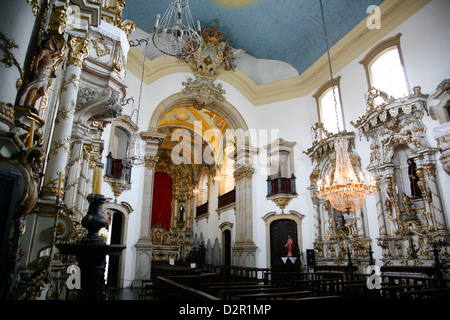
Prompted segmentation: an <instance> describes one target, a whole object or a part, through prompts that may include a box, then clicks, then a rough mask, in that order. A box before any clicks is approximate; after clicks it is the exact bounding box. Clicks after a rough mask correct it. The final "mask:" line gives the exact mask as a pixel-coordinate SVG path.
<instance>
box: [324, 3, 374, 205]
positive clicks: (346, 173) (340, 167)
mask: <svg viewBox="0 0 450 320" xmlns="http://www.w3.org/2000/svg"><path fill="white" fill-rule="evenodd" d="M319 2H320V12H321V14H322V26H323V31H324V34H325V42H326V45H327V54H328V65H329V68H330V76H331V85H332V90H333V98H334V106H335V112H336V121H337V129H338V133H337V134H336V137H335V141H334V151H335V155H336V169H335V172H334V180H333V183H332V184H331V181H330V177H329V176H326V178H325V183H324V182H322V180H318V181H317V195H318V196H319V197H321V198H322V197H325V198H326V199H327V200H328V201H330V203H331V205H332V206H333V208H335V209H337V210H339V211H343V212H347V213H349V212H350V211H355V210H359V209H361V208H362V207H363V205H364V201H365V199H366V197H367V195H370V194H372V193H375V192H376V182H375V179H373V178H372V177H369V178H368V180H369V184H368V186H367V185H366V183H365V180H364V175H363V173H362V172H360V173H359V179H358V178H357V177H356V174H355V170H354V169H353V166H352V163H351V162H350V157H349V155H348V152H347V150H348V141H347V139H346V138H344V137H343V135H342V133H341V130H340V126H339V115H338V107H337V101H336V94H335V86H334V79H333V69H332V67H331V58H330V48H329V44H328V35H327V30H326V27H325V18H324V14H323V6H322V0H319Z"/></svg>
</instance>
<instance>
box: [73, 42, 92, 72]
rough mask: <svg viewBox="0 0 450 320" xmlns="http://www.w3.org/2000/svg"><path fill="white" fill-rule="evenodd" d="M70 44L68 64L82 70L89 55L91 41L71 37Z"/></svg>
mask: <svg viewBox="0 0 450 320" xmlns="http://www.w3.org/2000/svg"><path fill="white" fill-rule="evenodd" d="M68 44H69V48H70V50H69V60H68V64H71V65H74V66H77V67H80V68H81V67H82V65H83V61H84V59H85V58H86V57H87V56H88V54H89V40H88V39H86V38H82V37H77V36H71V37H70V39H69V41H68Z"/></svg>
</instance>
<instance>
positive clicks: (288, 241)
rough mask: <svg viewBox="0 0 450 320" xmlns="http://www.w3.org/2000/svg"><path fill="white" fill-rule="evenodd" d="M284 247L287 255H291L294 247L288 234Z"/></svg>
mask: <svg viewBox="0 0 450 320" xmlns="http://www.w3.org/2000/svg"><path fill="white" fill-rule="evenodd" d="M284 247H285V248H287V257H292V249H293V247H294V240H293V239H292V238H291V236H290V235H288V239H287V241H286V244H285V245H284Z"/></svg>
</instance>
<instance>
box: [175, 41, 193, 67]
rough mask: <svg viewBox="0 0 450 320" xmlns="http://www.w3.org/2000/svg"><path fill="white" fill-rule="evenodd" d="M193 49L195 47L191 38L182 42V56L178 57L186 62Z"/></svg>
mask: <svg viewBox="0 0 450 320" xmlns="http://www.w3.org/2000/svg"><path fill="white" fill-rule="evenodd" d="M195 49H196V48H195V47H194V42H193V41H192V39H189V40H188V41H187V42H186V43H185V44H184V48H183V49H182V56H181V57H179V59H180V60H181V59H183V60H184V61H186V63H188V62H189V60H190V59H191V56H192V54H193V53H194V52H195Z"/></svg>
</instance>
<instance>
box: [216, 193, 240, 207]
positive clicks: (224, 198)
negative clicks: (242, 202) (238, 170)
mask: <svg viewBox="0 0 450 320" xmlns="http://www.w3.org/2000/svg"><path fill="white" fill-rule="evenodd" d="M217 199H218V200H219V201H218V208H222V207H225V206H227V205H229V204H232V203H235V202H236V189H233V190H231V191H229V192H227V193H224V194H223V195H221V196H218V197H217Z"/></svg>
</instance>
